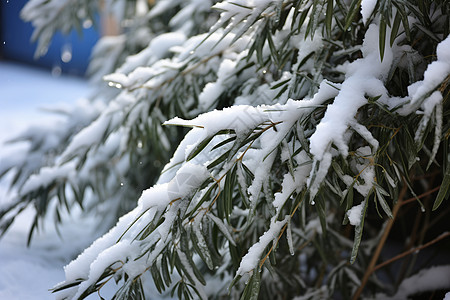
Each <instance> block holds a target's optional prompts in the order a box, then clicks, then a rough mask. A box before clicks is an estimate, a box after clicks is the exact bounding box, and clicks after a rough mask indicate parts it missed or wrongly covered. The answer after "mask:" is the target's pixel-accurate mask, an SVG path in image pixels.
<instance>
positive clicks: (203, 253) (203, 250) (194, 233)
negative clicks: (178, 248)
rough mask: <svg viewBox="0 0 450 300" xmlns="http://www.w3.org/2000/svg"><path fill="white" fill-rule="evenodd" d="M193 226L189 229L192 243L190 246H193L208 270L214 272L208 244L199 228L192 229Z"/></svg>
mask: <svg viewBox="0 0 450 300" xmlns="http://www.w3.org/2000/svg"><path fill="white" fill-rule="evenodd" d="M194 223H195V222H194ZM194 226H195V224H193V225H192V228H191V238H192V242H193V243H192V245H193V246H194V249H195V251H196V252H197V253H198V255H199V256H200V258H201V259H202V260H203V261H204V262H205V264H206V265H207V266H208V268H209V269H210V270H214V264H213V261H212V258H211V253H210V251H209V248H208V244H207V243H206V240H205V238H204V237H203V235H202V233H201V232H200V228H193V227H194Z"/></svg>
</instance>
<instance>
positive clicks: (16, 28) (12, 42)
mask: <svg viewBox="0 0 450 300" xmlns="http://www.w3.org/2000/svg"><path fill="white" fill-rule="evenodd" d="M26 2H27V0H1V2H0V41H1V43H0V59H1V60H2V62H4V61H9V62H15V63H21V64H26V65H30V66H36V67H40V68H44V69H47V70H50V71H51V72H52V74H53V75H54V76H58V75H60V74H61V73H65V74H71V75H77V76H84V75H85V73H86V69H87V66H88V62H89V56H90V54H91V51H92V47H93V46H94V45H95V43H96V42H97V40H98V38H99V32H98V31H97V30H96V29H95V28H94V26H93V24H92V22H85V23H83V28H82V31H81V34H80V33H78V32H76V31H72V32H71V33H70V35H68V36H63V35H62V34H60V33H57V34H56V35H55V36H54V37H53V39H52V42H51V44H50V46H49V48H48V51H47V53H46V54H45V55H43V56H42V57H39V58H36V57H35V55H34V54H35V51H36V43H32V42H31V36H32V33H33V27H32V25H31V24H30V23H25V22H24V21H23V20H22V19H21V18H20V10H21V9H22V8H23V6H24V5H25V3H26Z"/></svg>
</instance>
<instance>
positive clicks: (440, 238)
mask: <svg viewBox="0 0 450 300" xmlns="http://www.w3.org/2000/svg"><path fill="white" fill-rule="evenodd" d="M448 236H450V232H445V233H443V234H441V235H440V236H438V237H437V238H435V239H434V240H432V241H429V242H428V243H426V244H425V245H422V246H419V247H415V248H412V249H409V250H408V251H405V252H403V253H400V254H399V255H396V256H394V257H392V258H390V259H388V260H386V261H385V262H382V263H381V264H378V265H376V266H375V267H374V268H373V272H375V271H376V270H378V269H380V268H382V267H384V266H386V265H388V264H390V263H392V262H394V261H396V260H399V259H400V258H402V257H405V256H407V255H409V254H411V253H414V252H416V251H419V250H422V249H424V248H427V247H429V246H431V245H433V244H435V243H437V242H439V241H440V240H442V239H445V238H446V237H448Z"/></svg>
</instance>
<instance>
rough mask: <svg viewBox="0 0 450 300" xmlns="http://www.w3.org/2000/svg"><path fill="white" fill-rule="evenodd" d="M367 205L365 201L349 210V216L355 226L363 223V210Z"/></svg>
mask: <svg viewBox="0 0 450 300" xmlns="http://www.w3.org/2000/svg"><path fill="white" fill-rule="evenodd" d="M364 205H365V201H363V202H361V204H359V205H355V206H353V207H352V208H350V209H349V210H348V211H347V217H348V220H349V222H350V224H352V225H353V226H359V224H361V218H362V211H363V208H364Z"/></svg>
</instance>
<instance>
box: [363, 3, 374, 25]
mask: <svg viewBox="0 0 450 300" xmlns="http://www.w3.org/2000/svg"><path fill="white" fill-rule="evenodd" d="M376 4H377V0H362V1H361V15H362V19H363V22H364V24H366V25H367V20H369V17H370V15H371V14H372V12H373V10H374V8H375V5H376Z"/></svg>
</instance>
